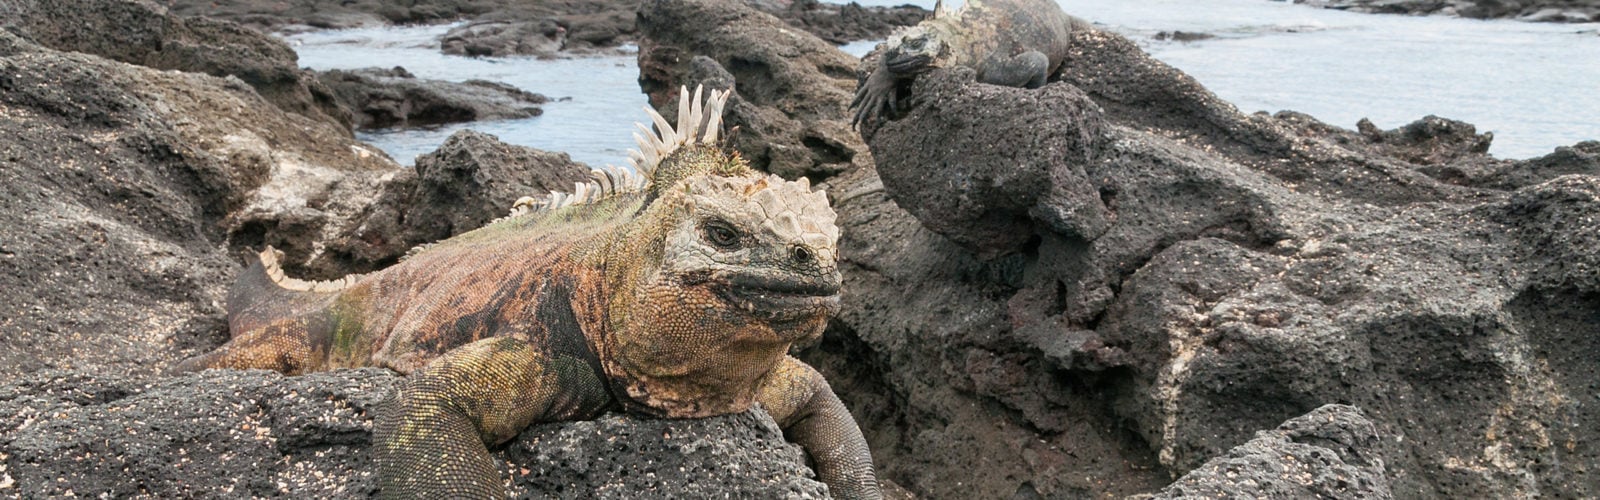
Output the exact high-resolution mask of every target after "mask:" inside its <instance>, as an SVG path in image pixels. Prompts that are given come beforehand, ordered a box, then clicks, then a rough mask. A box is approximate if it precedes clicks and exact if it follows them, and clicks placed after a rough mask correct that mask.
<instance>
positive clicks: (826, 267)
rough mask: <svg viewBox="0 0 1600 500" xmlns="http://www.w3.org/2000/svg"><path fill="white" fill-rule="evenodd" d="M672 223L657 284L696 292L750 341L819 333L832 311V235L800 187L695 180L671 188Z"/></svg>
mask: <svg viewBox="0 0 1600 500" xmlns="http://www.w3.org/2000/svg"><path fill="white" fill-rule="evenodd" d="M674 191H676V192H675V193H674V194H675V195H676V197H677V198H678V199H677V200H675V201H676V202H677V203H678V204H679V207H680V211H679V217H677V220H676V221H675V224H674V227H673V228H672V229H671V231H670V232H669V233H668V235H667V238H666V242H665V247H664V251H663V253H662V262H661V277H662V278H664V279H667V280H670V281H672V282H673V283H674V284H675V285H676V286H680V287H685V288H700V289H703V290H704V292H705V293H706V294H707V295H709V296H713V297H715V298H716V299H717V300H718V301H720V302H721V304H718V307H721V308H725V309H726V310H727V313H725V314H723V315H722V316H723V319H725V320H727V321H732V322H736V323H737V322H749V323H750V325H751V326H752V327H757V328H755V331H752V332H751V333H753V334H756V335H763V336H765V335H769V334H770V335H772V338H773V340H782V341H793V340H797V339H798V338H803V337H809V336H812V335H815V334H819V333H821V327H822V326H823V324H824V322H825V321H826V320H827V317H828V316H830V315H832V314H833V313H834V312H837V310H838V308H839V283H840V276H839V270H838V267H837V262H836V260H835V259H836V256H837V255H838V246H837V245H838V240H839V228H838V227H837V226H835V225H834V212H833V209H832V208H831V207H829V206H828V198H827V195H825V194H823V193H821V192H812V191H811V186H810V183H809V182H807V181H804V180H801V181H794V182H791V181H786V180H784V179H783V178H781V177H778V176H776V175H768V176H766V177H758V176H748V177H722V176H713V175H698V176H694V177H690V178H688V179H685V180H684V181H682V182H679V183H678V185H677V186H675V187H674Z"/></svg>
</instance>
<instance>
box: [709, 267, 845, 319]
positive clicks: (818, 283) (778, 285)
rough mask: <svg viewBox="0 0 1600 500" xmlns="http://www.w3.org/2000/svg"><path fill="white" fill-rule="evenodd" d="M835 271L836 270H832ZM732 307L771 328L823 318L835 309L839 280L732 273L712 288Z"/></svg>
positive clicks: (836, 309) (837, 303)
mask: <svg viewBox="0 0 1600 500" xmlns="http://www.w3.org/2000/svg"><path fill="white" fill-rule="evenodd" d="M835 275H837V273H835ZM713 289H714V290H715V292H716V294H717V296H718V297H719V298H721V299H722V300H723V301H724V302H726V303H728V305H729V306H730V307H731V308H732V309H733V310H736V311H743V312H744V313H745V314H748V315H750V316H751V317H752V318H753V319H756V320H758V321H762V322H765V323H768V324H771V325H772V327H773V329H774V330H778V331H782V330H788V329H790V328H792V327H793V326H794V325H793V324H794V323H798V322H801V321H804V320H807V319H813V318H816V317H819V316H820V317H822V318H826V317H829V316H832V315H833V314H834V313H836V312H838V310H839V280H838V279H837V276H835V279H832V280H827V279H813V278H799V279H796V278H788V277H773V276H765V275H760V274H734V275H732V276H730V277H729V278H728V279H727V280H726V281H725V282H723V283H719V284H718V286H715V287H714V288H713Z"/></svg>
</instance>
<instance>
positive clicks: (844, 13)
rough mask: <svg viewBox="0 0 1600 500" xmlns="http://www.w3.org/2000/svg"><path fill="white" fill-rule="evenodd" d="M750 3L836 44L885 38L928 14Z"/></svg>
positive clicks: (808, 1)
mask: <svg viewBox="0 0 1600 500" xmlns="http://www.w3.org/2000/svg"><path fill="white" fill-rule="evenodd" d="M751 3H752V4H753V5H755V7H756V8H758V9H761V10H764V11H766V12H768V13H770V14H772V15H775V16H778V17H779V18H780V19H783V20H784V22H787V23H789V25H790V26H794V27H796V28H800V29H803V30H806V31H807V32H810V33H811V34H813V35H816V36H817V38H821V39H822V40H823V41H826V42H828V43H832V44H837V45H843V44H846V43H850V42H854V41H858V40H877V39H883V38H888V37H889V33H892V32H894V30H896V29H898V28H900V27H903V26H912V25H915V24H917V23H920V22H922V20H923V19H926V18H927V17H928V15H929V12H928V11H927V10H924V9H923V8H921V7H917V6H914V5H909V4H907V5H900V6H897V7H862V6H861V4H858V3H855V2H850V3H846V4H838V3H822V2H820V1H818V0H789V1H783V0H756V1H753V2H751ZM785 4H787V5H785Z"/></svg>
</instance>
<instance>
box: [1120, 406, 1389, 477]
mask: <svg viewBox="0 0 1600 500" xmlns="http://www.w3.org/2000/svg"><path fill="white" fill-rule="evenodd" d="M1380 439H1382V438H1381V437H1379V436H1378V433H1377V431H1376V429H1375V428H1374V427H1373V425H1372V421H1370V420H1367V417H1366V416H1365V415H1362V414H1361V410H1359V409H1356V408H1355V407H1351V406H1346V405H1326V406H1323V407H1321V408H1317V409H1315V410H1311V413H1307V414H1305V415H1301V416H1298V417H1295V418H1292V419H1290V420H1289V421H1287V422H1284V423H1283V424H1282V425H1279V426H1278V428H1276V429H1272V430H1265V431H1260V432H1257V433H1256V437H1255V438H1254V439H1251V440H1250V441H1249V442H1246V443H1245V444H1241V445H1239V446H1235V447H1234V448H1233V449H1231V450H1228V452H1227V453H1225V454H1223V455H1221V456H1218V457H1216V458H1213V459H1211V460H1207V461H1206V463H1205V464H1204V465H1201V466H1200V467H1199V468H1197V469H1195V470H1194V471H1192V472H1190V473H1188V474H1185V475H1184V476H1183V477H1181V478H1178V480H1177V481H1173V482H1172V484H1170V485H1167V487H1166V488H1162V489H1161V491H1159V492H1157V493H1155V494H1152V495H1138V496H1136V497H1134V498H1137V499H1147V500H1164V499H1173V500H1175V499H1179V498H1328V499H1349V500H1363V499H1378V498H1394V495H1393V494H1392V493H1391V492H1390V491H1389V480H1388V477H1387V476H1386V475H1385V474H1384V469H1383V457H1381V456H1379V455H1377V454H1376V453H1374V450H1375V447H1376V445H1377V443H1378V440H1380Z"/></svg>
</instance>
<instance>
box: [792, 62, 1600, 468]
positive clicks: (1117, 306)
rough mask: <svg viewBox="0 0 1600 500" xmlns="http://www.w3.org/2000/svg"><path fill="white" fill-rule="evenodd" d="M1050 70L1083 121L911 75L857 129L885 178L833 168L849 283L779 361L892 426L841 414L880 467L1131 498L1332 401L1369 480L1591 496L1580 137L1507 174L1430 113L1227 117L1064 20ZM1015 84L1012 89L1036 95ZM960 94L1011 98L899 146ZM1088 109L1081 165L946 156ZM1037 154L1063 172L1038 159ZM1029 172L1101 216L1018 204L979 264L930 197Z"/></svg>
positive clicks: (1593, 206)
mask: <svg viewBox="0 0 1600 500" xmlns="http://www.w3.org/2000/svg"><path fill="white" fill-rule="evenodd" d="M1059 79H1060V80H1061V82H1062V83H1057V84H1053V85H1062V86H1071V87H1075V88H1076V89H1077V90H1080V91H1082V92H1083V93H1084V94H1085V95H1087V97H1088V98H1089V99H1090V100H1092V102H1093V103H1094V104H1095V105H1096V106H1097V107H1098V108H1094V107H1088V106H1085V107H1082V108H1081V110H1080V111H1079V112H1078V113H1075V114H1074V113H1071V112H1069V111H1065V110H1063V109H1060V108H1059V107H1053V106H1048V105H1039V106H1037V107H1036V108H1035V109H1033V110H1032V111H1030V110H1028V109H1026V108H1021V107H1018V108H1008V107H1005V104H1002V103H995V102H991V99H992V96H995V95H999V93H1000V92H1003V91H1004V90H997V89H993V88H989V87H987V86H983V85H981V84H972V83H969V82H970V77H967V76H966V75H962V74H960V72H959V71H945V70H940V71H935V72H933V73H929V74H926V75H924V76H923V77H919V81H918V82H917V83H916V84H914V86H913V88H912V93H913V94H914V95H916V96H917V97H918V98H919V99H920V102H921V103H922V104H921V105H920V106H918V107H915V108H913V109H912V110H910V112H909V113H908V114H906V115H905V117H904V118H902V119H900V120H899V121H891V122H889V123H887V124H885V125H883V126H882V127H879V128H877V129H875V131H869V132H875V133H873V134H869V135H870V136H869V144H870V145H871V147H872V153H873V156H874V157H875V158H876V159H877V169H878V172H877V173H878V176H879V177H881V178H882V179H883V182H882V184H883V186H884V187H883V188H875V186H874V185H873V183H872V181H871V177H870V175H868V174H859V175H858V174H855V173H847V174H845V175H844V176H842V178H841V179H840V180H838V181H836V182H835V183H834V188H833V190H832V191H831V193H834V195H835V197H836V200H837V202H836V209H837V210H838V211H839V215H840V224H841V226H842V229H843V231H842V234H843V235H844V236H843V240H842V241H841V244H840V247H841V256H842V257H841V262H844V263H845V264H844V265H843V266H842V269H843V272H844V275H845V287H846V289H848V290H850V291H851V295H852V297H853V299H852V300H849V301H846V302H845V304H844V309H843V311H842V312H841V314H840V317H839V319H838V321H836V322H835V324H834V325H833V327H832V328H831V329H830V331H829V333H828V334H827V335H826V336H825V337H824V342H823V345H822V346H820V347H819V348H818V349H816V350H814V351H812V352H811V353H809V354H805V355H804V357H805V358H807V359H808V360H814V361H816V363H815V364H816V365H818V366H820V367H821V368H820V369H822V371H823V372H824V373H826V374H827V375H828V376H829V379H830V381H832V382H833V383H834V386H835V387H836V388H838V389H839V392H840V393H841V394H842V395H843V396H842V398H843V399H844V400H845V401H846V403H847V404H848V405H850V406H851V407H852V408H856V409H860V410H858V411H863V412H864V413H867V414H869V415H873V417H871V418H873V419H876V420H878V421H886V422H907V423H904V424H875V423H867V424H865V425H866V427H867V435H868V439H869V441H870V442H871V443H872V444H873V445H874V446H875V447H874V452H875V453H877V455H876V456H877V457H878V460H879V461H880V463H881V464H884V466H885V469H887V470H886V472H887V473H888V474H889V476H890V477H891V478H894V479H895V480H897V481H899V482H900V483H901V484H903V485H905V486H907V487H908V488H910V489H911V490H913V491H940V492H943V493H947V494H952V495H972V496H1003V495H1011V494H1014V493H1016V492H1019V491H1023V492H1028V493H1037V494H1040V495H1045V496H1050V495H1056V496H1080V495H1107V494H1129V493H1137V492H1139V491H1152V490H1154V489H1156V488H1155V487H1151V486H1152V485H1154V486H1159V485H1160V484H1163V483H1165V482H1166V478H1167V477H1170V476H1169V474H1173V475H1176V474H1182V473H1187V472H1190V471H1195V470H1200V469H1204V467H1205V464H1206V463H1207V461H1208V460H1212V459H1214V458H1216V457H1220V456H1225V454H1227V453H1228V450H1229V449H1231V448H1234V447H1236V446H1239V445H1240V444H1242V443H1245V442H1246V441H1248V440H1249V439H1250V438H1251V435H1252V434H1254V433H1255V432H1256V431H1258V430H1260V429H1266V428H1271V427H1273V426H1275V425H1277V423H1278V422H1281V421H1283V420H1284V419H1287V418H1290V417H1293V416H1295V415H1301V414H1304V413H1306V412H1308V411H1311V410H1313V409H1315V408H1318V407H1320V406H1322V405H1324V404H1328V403H1332V402H1338V403H1344V404H1349V405H1351V406H1354V407H1358V408H1360V409H1361V410H1362V411H1363V412H1365V414H1366V415H1368V416H1369V417H1370V418H1371V421H1372V424H1373V426H1374V431H1375V433H1376V435H1377V436H1379V437H1380V439H1377V440H1375V441H1373V443H1374V444H1373V445H1372V447H1371V451H1372V455H1371V456H1375V457H1381V458H1382V459H1383V463H1384V467H1385V473H1386V474H1387V477H1388V481H1389V487H1390V488H1391V489H1392V491H1393V493H1394V495H1395V496H1398V497H1406V498H1409V497H1416V496H1495V497H1505V496H1525V495H1536V494H1542V493H1544V492H1561V493H1562V494H1573V495H1578V496H1584V495H1592V494H1595V493H1596V491H1595V490H1594V489H1593V485H1594V484H1597V483H1596V482H1595V476H1594V474H1595V472H1594V471H1595V470H1596V469H1595V467H1594V464H1596V463H1600V454H1597V452H1596V451H1595V450H1597V449H1600V448H1597V446H1600V434H1597V433H1596V432H1595V431H1594V430H1593V429H1596V428H1600V427H1595V426H1594V425H1592V424H1591V423H1592V422H1594V421H1596V419H1600V413H1596V412H1595V411H1593V409H1589V408H1588V406H1585V405H1583V404H1582V403H1580V401H1581V400H1582V398H1584V397H1586V396H1585V395H1586V394H1587V392H1586V391H1587V390H1588V389H1587V388H1588V387H1592V386H1593V385H1594V384H1596V383H1600V379H1597V378H1596V377H1597V376H1600V372H1597V371H1596V370H1594V368H1593V366H1591V365H1592V364H1584V363H1582V362H1580V361H1578V360H1577V358H1578V356H1576V355H1574V354H1572V353H1574V352H1578V351H1580V350H1585V349H1590V347H1589V346H1590V345H1591V344H1593V343H1594V342H1593V341H1592V338H1593V337H1594V336H1593V335H1592V333H1593V331H1594V327H1593V325H1595V324H1600V300H1597V297H1600V256H1597V255H1596V254H1595V253H1594V252H1592V251H1588V252H1585V251H1582V250H1579V249H1580V248H1586V247H1588V248H1592V247H1593V246H1594V245H1600V175H1597V174H1600V172H1597V171H1596V170H1595V165H1596V164H1595V161H1594V158H1595V154H1594V153H1595V152H1596V148H1595V147H1594V145H1593V143H1592V142H1585V143H1580V144H1577V145H1574V146H1572V147H1570V148H1561V149H1559V150H1558V151H1557V152H1556V153H1553V154H1552V155H1549V156H1546V157H1543V158H1536V159H1532V160H1523V161H1509V160H1499V159H1495V158H1493V157H1490V156H1488V155H1487V154H1485V153H1484V150H1485V149H1486V145H1487V142H1488V141H1489V140H1490V138H1489V137H1488V136H1486V135H1479V134H1477V133H1476V132H1475V131H1474V130H1473V129H1472V128H1471V127H1470V126H1468V125H1466V124H1463V123H1460V122H1453V121H1449V120H1444V119H1437V118H1428V119H1424V120H1421V121H1419V122H1418V123H1415V124H1412V125H1409V126H1406V127H1402V128H1400V129H1397V130H1394V131H1379V130H1376V129H1374V128H1371V127H1363V128H1365V129H1367V130H1364V131H1348V130H1341V129H1338V128H1336V127H1332V126H1329V125H1327V124H1322V123H1320V122H1316V121H1315V120H1313V119H1311V118H1309V117H1307V116H1304V115H1300V114H1297V113H1280V114H1279V115H1267V114H1254V115H1245V114H1241V113H1239V112H1238V111H1237V109H1235V108H1234V107H1233V106H1232V105H1229V104H1228V103H1226V102H1223V101H1221V100H1220V99H1218V98H1216V96H1215V95H1213V94H1211V93H1210V92H1208V91H1206V90H1205V89H1204V88H1203V87H1201V86H1200V85H1199V84H1198V83H1196V82H1194V81H1193V79H1191V78H1189V77H1188V76H1186V75H1184V74H1182V73H1181V72H1178V71H1176V70H1174V69H1172V68H1170V67H1168V66H1166V65H1164V64H1162V63H1160V62H1157V61H1155V60H1153V59H1150V58H1149V57H1148V56H1147V55H1146V54H1144V53H1143V52H1142V51H1140V50H1139V49H1138V48H1137V47H1136V46H1135V45H1134V44H1133V43H1131V42H1129V41H1127V40H1126V39H1123V38H1122V37H1120V36H1116V35H1114V34H1109V33H1080V34H1075V35H1074V43H1073V52H1072V56H1071V57H1070V58H1069V59H1068V61H1067V63H1066V65H1065V69H1064V70H1063V72H1062V74H1061V75H1060V78H1059ZM1022 92H1032V94H1030V95H1027V96H1018V97H1013V98H1011V101H1009V102H1016V103H1022V102H1032V101H1030V99H1033V100H1043V99H1047V98H1048V96H1051V95H1061V93H1062V92H1063V91H1062V90H1059V89H1052V88H1051V87H1049V86H1047V87H1045V88H1043V89H1039V90H1036V91H1022ZM982 107H989V108H994V109H996V110H1000V111H1004V112H1006V113H1009V114H1006V113H997V114H998V115H1003V116H985V117H984V119H985V120H986V123H994V124H997V127H1004V128H1001V129H1000V130H998V131H990V132H987V133H980V132H973V133H971V134H969V135H968V136H966V137H962V136H957V135H952V136H950V137H949V138H948V139H946V140H944V141H939V142H940V144H939V146H938V147H934V146H931V145H930V144H929V141H928V140H927V138H926V137H924V136H925V135H926V134H928V133H930V131H938V130H947V129H952V130H960V129H961V127H963V126H966V125H965V124H966V123H967V122H966V121H963V120H966V119H968V117H969V116H978V115H979V114H980V113H982V112H983V111H982V110H981V109H980V108H982ZM1094 109H1098V110H1100V117H1101V119H1102V120H1103V123H1104V124H1105V131H1104V133H1102V134H1099V135H1095V136H1094V140H1093V141H1092V143H1091V147H1090V148H1089V149H1090V151H1091V152H1093V153H1094V155H1093V156H1092V157H1091V158H1090V159H1089V160H1086V161H1085V160H1081V159H1080V158H1082V155H1081V154H1080V152H1079V151H1078V150H1076V149H1073V148H1063V150H1062V151H1061V152H1060V153H1059V154H1056V153H1055V152H1054V151H1052V150H1051V147H1039V148H1034V149H1023V150H1017V149H1007V150H1004V151H1003V152H1004V153H1005V154H1000V152H996V153H987V154H981V155H980V154H973V153H974V152H977V151H982V148H983V147H984V146H985V145H987V144H989V143H991V142H994V141H998V140H1001V139H998V138H996V137H995V136H994V134H1002V133H1011V134H1018V135H1022V136H1024V137H1026V138H1027V142H1031V143H1035V144H1042V145H1054V144H1072V143H1073V141H1075V140H1078V139H1077V137H1080V136H1081V134H1082V128H1081V124H1082V123H1083V122H1084V121H1085V119H1086V118H1090V117H1092V116H1093V110H1094ZM1018 123H1027V124H1030V125H1029V126H1026V127H1023V126H1018V125H1015V124H1018ZM968 140H970V141H972V142H971V143H963V142H962V141H968ZM1041 158H1042V159H1041ZM1051 158H1054V159H1055V160H1056V161H1061V162H1072V163H1074V164H1075V165H1076V167H1075V168H1082V171H1083V172H1084V175H1083V176H1081V177H1076V176H1068V177H1058V176H1046V175H1044V174H1043V173H1042V172H1053V171H1054V170H1053V169H1055V168H1058V167H1056V164H1055V163H1052V162H1051V161H1046V160H1049V159H1051ZM1019 163H1021V165H1019ZM930 165H931V166H934V168H936V169H940V170H938V171H939V172H945V171H947V170H948V169H949V168H950V167H949V166H951V165H956V166H960V167H961V168H960V170H958V171H957V173H958V174H960V175H954V176H951V175H949V174H939V175H929V173H928V168H929V167H928V166H930ZM1029 169H1034V170H1035V172H1034V173H1033V174H1032V175H1035V176H1038V177H1039V178H1042V179H1048V182H1050V183H1051V185H1050V186H1048V188H1049V189H1066V188H1072V189H1078V190H1079V191H1087V190H1085V189H1082V187H1077V188H1075V187H1074V186H1075V183H1086V187H1087V188H1089V189H1092V190H1093V192H1095V193H1098V198H1099V203H1100V204H1101V205H1102V206H1103V207H1104V210H1105V212H1104V214H1105V217H1104V219H1105V221H1106V224H1105V227H1104V230H1103V231H1101V232H1099V233H1098V235H1095V234H1094V233H1083V232H1080V231H1073V230H1070V229H1067V228H1063V227H1061V226H1060V225H1059V223H1058V221H1056V220H1052V219H1051V218H1050V217H1046V216H1043V215H1041V214H1040V213H1037V212H1035V211H1032V210H1029V211H1027V212H1026V216H1025V217H1023V218H1020V219H1019V220H1017V221H1015V222H1014V224H1016V226H1015V227H1019V228H1022V229H1020V230H1021V231H1024V232H1025V234H1026V235H1027V237H1028V240H1027V241H1028V243H1027V244H1024V245H1021V246H1020V247H1012V248H1013V249H1012V253H1010V254H1000V255H987V254H985V253H983V251H984V250H985V247H983V246H982V243H983V242H982V241H979V240H977V239H976V238H972V237H970V236H969V235H970V234H971V232H972V231H974V228H972V227H971V226H970V225H969V226H963V224H965V223H964V222H963V221H964V220H965V218H966V217H969V216H968V215H967V214H968V212H963V211H960V210H952V209H951V208H950V207H948V206H947V205H948V204H949V203H950V200H959V202H960V203H961V204H963V205H962V206H963V207H969V206H970V207H1003V206H1005V204H1006V203H1010V202H1011V201H1012V200H1011V198H1012V197H1014V196H1015V193H1013V192H1010V191H1003V190H998V189H991V186H996V185H999V186H1004V185H1005V184H995V183H994V182H993V181H989V180H987V179H988V178H986V177H984V175H989V176H993V177H995V178H1003V177H1002V176H1003V175H1005V174H1006V173H1011V172H1019V171H1023V172H1026V171H1028V170H1029ZM1452 172H1453V173H1452ZM918 182H922V183H927V184H939V183H946V184H955V186H956V187H948V186H921V187H919V186H917V185H916V183H918ZM1062 182H1066V183H1068V184H1067V185H1062V184H1059V183H1062ZM907 186H909V187H907ZM883 191H887V193H885V192H883ZM1075 192H1076V191H1075ZM891 197H892V199H893V201H894V202H897V205H898V206H897V205H895V204H888V203H887V201H888V200H890V199H891ZM902 207H903V208H902ZM1012 213H1017V212H1015V211H1014V212H1012ZM1556 346H1566V347H1561V348H1558V347H1556ZM862 360H866V361H862ZM836 372H840V373H836ZM929 380H942V381H949V382H948V385H946V384H932V383H928V382H927V381H929ZM857 388H860V389H857ZM856 391H870V392H872V393H874V394H880V395H881V394H883V393H890V394H894V395H895V398H894V399H893V400H892V401H891V402H888V403H883V402H876V401H873V400H872V398H867V397H864V396H855V395H853V393H854V392H856ZM908 419H915V420H916V421H923V419H929V420H934V421H938V422H940V425H938V426H932V427H930V426H924V425H920V424H917V423H914V422H908ZM997 420H998V422H997ZM869 422H870V420H869ZM906 435H915V436H916V439H911V440H897V439H893V438H892V437H891V436H906ZM1486 446H1487V447H1489V449H1492V450H1494V451H1493V452H1492V453H1490V454H1487V455H1486V454H1485V452H1484V450H1485V447H1486ZM969 456H982V457H984V459H983V461H982V462H981V463H980V462H978V461H976V460H972V459H969V458H966V457H969ZM1341 460H1347V459H1345V458H1341ZM1247 461H1248V460H1247ZM1328 464H1329V465H1331V466H1335V468H1334V469H1328V470H1330V471H1337V470H1340V469H1338V467H1337V465H1338V464H1337V463H1332V462H1329V463H1328ZM1261 465H1263V466H1271V464H1270V463H1262V464H1261ZM1347 465H1348V464H1347ZM986 471H987V472H986ZM1062 471H1072V473H1070V474H1069V473H1063V472H1062ZM1237 473H1238V474H1242V475H1245V476H1249V475H1251V474H1258V473H1260V471H1258V470H1255V469H1251V468H1241V469H1239V471H1238V472H1237ZM1329 473H1330V474H1334V475H1335V476H1337V475H1338V474H1337V473H1336V472H1329ZM1318 474H1321V473H1318ZM958 475H959V476H960V477H963V478H964V479H965V480H964V481H962V482H961V483H959V484H956V483H954V482H953V481H951V480H948V479H947V478H950V477H956V476H958ZM1105 477H1116V478H1118V479H1117V480H1115V481H1090V480H1087V479H1084V478H1105ZM1314 477H1317V476H1314ZM974 478H976V479H974ZM1358 486H1360V485H1354V484H1353V485H1352V486H1351V488H1357V487H1358ZM1249 487H1251V486H1249V485H1237V486H1236V487H1235V486H1230V487H1228V488H1249ZM1221 491H1227V492H1229V494H1244V495H1246V496H1249V494H1248V493H1238V492H1241V491H1245V490H1242V489H1227V488H1224V489H1222V490H1221ZM1352 491H1357V490H1352Z"/></svg>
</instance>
